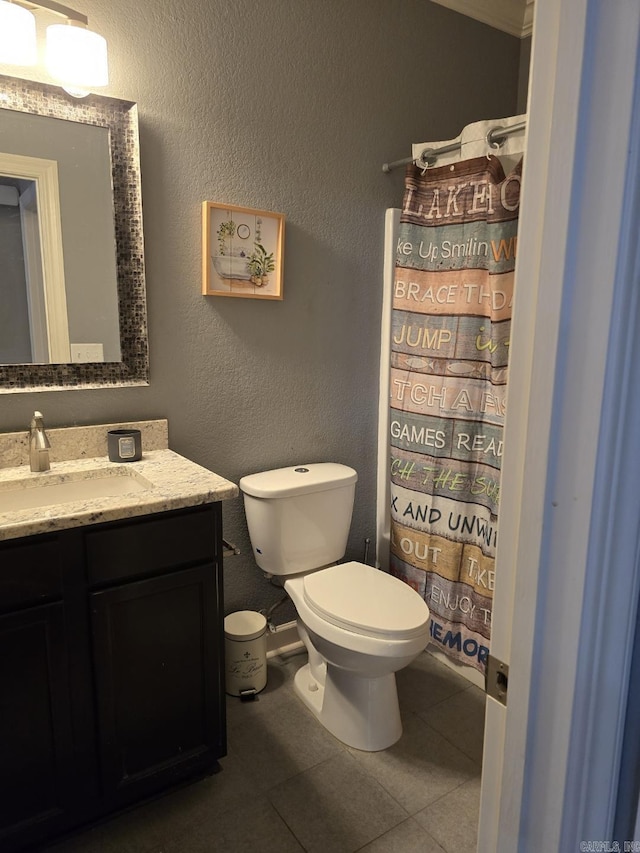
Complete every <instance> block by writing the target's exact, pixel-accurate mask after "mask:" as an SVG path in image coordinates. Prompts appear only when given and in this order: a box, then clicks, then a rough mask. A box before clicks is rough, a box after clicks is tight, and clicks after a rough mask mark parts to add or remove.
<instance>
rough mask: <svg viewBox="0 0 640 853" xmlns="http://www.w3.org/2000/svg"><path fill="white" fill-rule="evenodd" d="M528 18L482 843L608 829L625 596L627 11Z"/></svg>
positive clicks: (634, 585) (623, 670) (633, 60)
mask: <svg viewBox="0 0 640 853" xmlns="http://www.w3.org/2000/svg"><path fill="white" fill-rule="evenodd" d="M535 16H536V17H535V22H534V37H533V51H532V69H531V78H530V92H529V95H530V98H529V105H530V109H529V122H528V139H527V148H526V151H527V153H526V161H525V172H524V181H523V192H522V207H521V212H520V225H519V235H520V237H519V246H518V249H519V254H518V261H517V269H516V293H517V296H516V302H515V306H514V317H513V325H512V328H513V334H512V340H513V342H514V343H513V345H512V351H511V354H510V368H509V397H508V403H509V412H508V414H507V419H506V425H505V456H504V460H503V475H502V491H501V510H500V538H499V542H498V550H497V558H496V590H495V597H494V620H495V621H494V624H493V628H492V639H491V651H492V654H494V655H495V656H497V657H498V658H500V659H501V660H503V661H505V662H507V663H508V664H509V665H510V675H509V697H508V706H507V709H506V710H505V709H504V708H503V707H502V706H501V705H499V704H498V703H496V702H495V701H494V700H492V699H488V701H487V706H488V707H487V725H486V732H485V760H484V768H483V782H482V796H481V817H480V828H479V840H478V851H480V853H493V851H499V853H514V851H522V852H523V853H529V851H531V853H533V851H536V853H537V852H538V851H541V850H549V851H559V850H563V851H564V850H577V849H579V847H578V844H579V842H580V841H581V840H584V841H589V840H594V841H595V840H600V841H605V840H608V839H610V838H611V833H612V828H613V819H614V813H615V801H616V791H617V773H618V768H619V758H620V749H621V740H622V723H623V717H624V712H625V708H626V696H627V686H628V681H629V664H630V654H631V645H632V643H631V639H632V637H633V632H634V630H635V618H636V607H637V598H638V574H639V573H638V567H637V565H636V560H637V554H638V530H639V528H640V497H639V496H638V494H637V493H638V491H639V490H638V488H637V476H636V482H635V483H634V482H633V480H634V471H635V472H637V471H638V468H639V467H640V462H639V458H640V457H639V454H640V450H639V448H638V442H639V440H640V439H639V436H640V395H639V394H638V393H637V392H636V391H635V390H634V387H633V383H634V377H635V375H636V373H637V365H638V364H640V345H639V344H638V343H637V341H638V337H639V336H640V328H636V327H635V326H636V320H637V316H638V314H637V309H636V306H637V304H638V302H637V294H636V293H635V291H637V290H638V282H639V280H640V262H639V261H638V260H637V258H636V256H635V255H636V252H635V243H636V242H637V236H636V234H635V233H633V232H635V231H637V227H638V225H637V223H638V216H637V214H638V213H639V211H638V207H640V204H639V203H638V196H639V195H640V170H639V169H638V154H639V152H638V140H639V138H640V126H639V122H638V116H637V113H638V110H637V109H635V108H634V101H635V100H636V99H637V93H636V91H635V84H636V77H637V74H636V69H637V65H638V57H639V44H638V33H639V29H640V3H638V2H637V0H607V2H603V0H537V2H536V11H535ZM632 114H634V126H633V127H632V126H631V119H632ZM623 209H624V216H623ZM634 216H635V222H632V221H631V220H633V218H634ZM630 223H631V224H630ZM634 360H635V364H633V361H634ZM634 432H635V434H634ZM614 545H615V550H614V548H613V546H614Z"/></svg>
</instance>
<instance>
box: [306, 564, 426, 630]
mask: <svg viewBox="0 0 640 853" xmlns="http://www.w3.org/2000/svg"><path fill="white" fill-rule="evenodd" d="M303 596H304V601H305V603H306V605H307V606H308V607H309V609H310V610H311V611H313V612H314V613H315V614H316V615H317V616H319V617H320V618H322V619H324V620H326V621H327V622H329V623H331V624H332V625H336V626H337V627H339V628H345V629H346V630H348V631H352V632H354V633H356V634H363V635H367V636H373V637H381V638H387V639H390V640H391V639H392V640H403V639H411V638H414V637H419V636H421V635H423V634H424V633H425V631H426V629H427V626H428V623H429V608H428V607H427V605H426V603H425V602H424V601H423V600H422V598H421V597H420V596H419V595H418V593H416V592H415V590H413V589H412V588H411V587H410V586H408V584H405V583H404V582H403V581H401V580H399V579H398V578H395V577H393V575H389V574H387V573H386V572H383V571H380V570H379V569H374V568H373V567H372V566H367V565H365V564H364V563H357V562H350V563H341V564H340V565H337V566H330V567H329V568H326V569H320V570H319V571H317V572H312V573H311V574H308V575H305V577H304V578H303Z"/></svg>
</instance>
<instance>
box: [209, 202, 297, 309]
mask: <svg viewBox="0 0 640 853" xmlns="http://www.w3.org/2000/svg"><path fill="white" fill-rule="evenodd" d="M283 256H284V216H283V214H281V213H272V212H270V211H267V210H252V209H251V208H248V207H236V206H235V205H233V204H218V203H216V202H213V201H205V202H203V204H202V293H203V295H204V296H244V297H249V298H251V299H282V262H283Z"/></svg>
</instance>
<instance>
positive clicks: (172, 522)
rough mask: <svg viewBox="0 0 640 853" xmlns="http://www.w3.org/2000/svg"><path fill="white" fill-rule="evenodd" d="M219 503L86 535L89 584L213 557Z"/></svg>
mask: <svg viewBox="0 0 640 853" xmlns="http://www.w3.org/2000/svg"><path fill="white" fill-rule="evenodd" d="M219 524H220V506H219V504H205V505H203V506H201V507H196V508H193V509H188V510H178V511H176V512H168V513H160V514H157V515H153V516H149V517H148V518H147V517H145V518H143V519H139V520H136V519H128V520H127V521H126V522H125V523H123V524H119V523H118V524H114V525H113V526H107V525H103V526H101V527H99V528H96V529H95V530H93V531H91V532H88V533H87V534H86V538H85V543H86V555H87V571H88V579H89V583H90V584H91V585H95V584H104V583H111V582H114V581H121V580H124V579H126V578H129V577H131V578H132V577H144V576H145V575H151V574H161V573H162V572H164V571H168V570H170V569H171V570H175V569H176V568H179V567H180V566H185V567H186V566H193V565H197V564H199V563H204V562H209V563H211V562H215V561H216V558H217V553H216V551H217V547H216V542H217V541H218V525H219Z"/></svg>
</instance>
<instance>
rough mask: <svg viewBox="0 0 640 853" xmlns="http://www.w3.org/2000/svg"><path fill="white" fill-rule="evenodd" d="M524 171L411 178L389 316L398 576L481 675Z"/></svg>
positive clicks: (481, 160) (487, 168)
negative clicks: (521, 187)
mask: <svg viewBox="0 0 640 853" xmlns="http://www.w3.org/2000/svg"><path fill="white" fill-rule="evenodd" d="M521 174H522V161H520V162H519V163H518V165H517V166H516V167H515V168H514V169H513V171H511V172H510V173H509V174H508V175H507V176H505V174H504V171H503V168H502V164H501V163H500V160H498V159H497V158H496V157H493V156H491V157H476V158H474V159H471V160H465V161H462V162H459V163H456V164H451V165H446V166H441V167H437V168H433V169H428V170H427V171H426V172H425V173H424V174H422V171H421V170H420V169H418V168H417V167H416V166H414V165H411V166H408V167H407V174H406V180H405V195H404V201H403V209H402V214H401V218H400V228H399V234H398V243H397V247H396V270H395V281H394V298H393V310H392V332H391V336H392V341H391V382H390V399H391V412H390V432H391V436H390V438H391V561H390V571H391V573H392V574H394V575H396V577H399V578H401V579H402V580H404V581H405V582H406V583H408V584H410V585H411V586H412V587H413V588H414V589H416V590H417V591H418V592H419V593H420V594H421V595H422V596H423V598H424V599H425V601H426V602H427V604H428V605H429V609H430V611H431V617H432V618H431V629H430V630H431V640H432V642H434V643H435V644H436V646H437V647H439V648H441V649H442V650H443V651H444V652H445V653H446V654H448V655H449V656H451V657H453V658H455V659H456V660H459V661H461V662H464V663H466V664H469V665H471V666H474V667H475V668H476V669H478V670H480V671H483V670H484V667H485V664H486V659H487V655H488V652H489V641H490V636H491V610H492V598H493V588H494V581H495V571H494V560H495V548H496V541H497V525H498V506H499V496H500V463H501V458H502V431H503V424H504V415H505V406H506V389H507V366H508V355H509V338H510V327H511V306H512V299H513V281H514V267H515V259H516V252H517V228H518V211H519V206H520V183H521Z"/></svg>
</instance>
